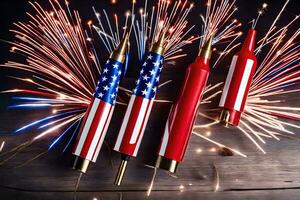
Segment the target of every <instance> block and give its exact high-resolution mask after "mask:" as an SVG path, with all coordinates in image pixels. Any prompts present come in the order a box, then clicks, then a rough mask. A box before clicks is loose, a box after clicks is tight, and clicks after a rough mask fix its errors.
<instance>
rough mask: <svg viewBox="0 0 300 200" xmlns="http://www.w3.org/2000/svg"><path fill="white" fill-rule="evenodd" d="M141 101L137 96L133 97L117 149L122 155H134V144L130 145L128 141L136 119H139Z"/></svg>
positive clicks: (141, 98)
mask: <svg viewBox="0 0 300 200" xmlns="http://www.w3.org/2000/svg"><path fill="white" fill-rule="evenodd" d="M143 100H144V98H143V97H139V96H136V97H135V100H134V103H133V107H132V110H131V113H130V117H129V119H128V122H127V126H126V129H125V133H124V137H123V140H122V143H121V146H120V149H119V151H120V152H121V153H123V154H127V155H131V156H132V155H133V153H134V150H135V147H136V143H135V144H130V139H131V137H132V134H133V131H134V127H135V125H136V123H137V119H138V117H139V113H140V110H141V107H142V103H143ZM146 113H147V110H146ZM145 116H146V114H145ZM145 116H144V119H145ZM139 131H140V132H141V130H139ZM139 136H140V133H139ZM139 136H138V137H139Z"/></svg>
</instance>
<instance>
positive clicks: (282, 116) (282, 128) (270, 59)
mask: <svg viewBox="0 0 300 200" xmlns="http://www.w3.org/2000/svg"><path fill="white" fill-rule="evenodd" d="M288 2H289V1H286V3H285V4H284V6H283V7H282V9H281V10H280V12H279V14H278V15H277V17H276V19H275V20H274V22H273V24H272V25H271V27H270V28H269V30H268V31H267V33H266V34H264V35H265V36H264V37H263V38H262V39H261V40H260V41H259V43H258V44H259V45H258V47H257V49H256V54H258V55H259V57H258V58H259V62H260V65H259V66H258V69H257V71H256V74H255V76H254V79H253V82H252V85H251V87H250V92H249V95H248V98H247V102H246V106H245V111H244V113H243V114H242V119H241V124H240V125H239V127H238V129H239V130H240V131H241V133H243V134H244V135H245V136H246V137H248V138H249V139H250V140H251V141H252V142H253V143H254V144H255V146H256V147H257V148H258V149H259V150H260V151H261V152H263V153H265V150H264V149H263V148H262V144H265V143H266V141H265V139H266V138H274V139H276V140H280V136H282V137H288V138H295V137H294V136H293V135H294V132H293V131H292V129H298V128H300V126H299V125H297V124H295V123H293V122H288V121H287V120H286V119H288V120H289V121H291V120H294V121H300V113H299V111H300V108H299V107H291V106H288V105H286V104H287V100H286V97H287V96H286V95H290V94H296V93H297V92H299V91H300V90H299V74H300V68H299V67H300V63H299V61H300V49H299V47H300V44H299V42H298V40H299V34H300V28H299V27H298V28H296V30H295V31H294V32H293V33H291V30H290V26H291V25H292V24H297V23H298V22H299V16H296V17H295V18H294V19H293V20H291V21H290V22H288V23H287V24H285V25H284V26H283V27H278V26H277V25H276V23H277V22H278V20H279V19H280V17H281V15H282V14H283V13H284V11H285V8H286V5H287V4H288ZM266 6H267V5H266V4H263V6H262V9H261V10H259V14H258V16H257V18H256V19H255V20H253V27H255V26H256V24H257V21H258V19H259V18H260V16H261V15H262V12H263V11H264V9H265V8H266ZM214 92H220V87H219V86H217V85H216V87H215V88H213V91H212V93H214ZM214 97H216V96H214ZM218 100H219V98H213V99H211V101H210V102H215V101H218ZM218 111H219V109H218V108H215V107H214V108H210V109H207V110H205V111H203V112H201V113H199V115H200V116H202V117H205V118H208V119H210V120H212V122H211V123H210V124H208V126H207V124H204V125H196V126H195V128H196V129H197V130H198V129H199V128H203V127H204V128H209V127H211V126H213V125H215V124H217V122H218V119H217V118H218V116H217V112H218ZM197 132H198V131H197ZM204 139H206V140H208V141H209V142H213V143H214V142H216V141H213V140H212V139H210V138H208V137H204ZM218 144H220V143H218ZM222 145H223V144H222ZM217 146H219V145H217Z"/></svg>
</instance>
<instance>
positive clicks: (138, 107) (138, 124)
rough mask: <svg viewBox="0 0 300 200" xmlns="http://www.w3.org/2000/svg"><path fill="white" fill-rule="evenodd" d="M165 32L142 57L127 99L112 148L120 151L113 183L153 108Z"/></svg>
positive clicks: (118, 178)
mask: <svg viewBox="0 0 300 200" xmlns="http://www.w3.org/2000/svg"><path fill="white" fill-rule="evenodd" d="M164 38H165V36H164V34H163V36H162V37H161V38H160V39H159V40H158V42H156V43H155V44H154V45H153V46H152V48H151V49H150V52H149V53H148V55H146V57H145V59H144V63H143V66H142V70H141V72H140V76H139V79H138V80H137V83H136V88H135V89H134V90H133V95H132V96H131V99H130V101H129V105H128V107H127V111H126V114H125V117H124V120H123V123H122V126H121V129H120V132H119V135H118V138H117V141H116V144H115V147H114V150H115V151H118V152H120V153H121V159H122V162H121V164H120V167H119V171H118V174H117V176H116V180H115V184H116V185H120V184H121V182H122V179H123V176H124V173H125V170H126V166H127V163H128V161H129V159H130V158H131V157H136V155H137V153H138V150H139V147H140V144H141V141H142V138H143V135H144V131H145V128H146V125H147V122H148V118H149V115H150V112H151V109H152V105H153V102H154V98H155V95H156V91H157V86H158V83H159V78H160V74H161V71H162V68H163V67H162V66H163V62H164V57H163V54H164Z"/></svg>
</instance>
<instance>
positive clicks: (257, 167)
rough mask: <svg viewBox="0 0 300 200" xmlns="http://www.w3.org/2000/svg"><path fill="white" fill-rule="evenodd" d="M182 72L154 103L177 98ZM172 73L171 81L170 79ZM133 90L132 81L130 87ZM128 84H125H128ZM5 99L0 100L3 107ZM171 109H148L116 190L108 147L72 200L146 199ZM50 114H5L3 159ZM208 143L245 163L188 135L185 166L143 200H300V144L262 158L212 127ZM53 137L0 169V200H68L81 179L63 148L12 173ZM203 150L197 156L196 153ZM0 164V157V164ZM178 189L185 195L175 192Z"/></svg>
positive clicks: (231, 133)
mask: <svg viewBox="0 0 300 200" xmlns="http://www.w3.org/2000/svg"><path fill="white" fill-rule="evenodd" d="M179 72H180V70H177V71H176V70H174V72H170V70H169V71H167V72H166V73H165V75H164V77H163V79H164V80H169V79H170V78H172V79H174V82H173V83H172V84H170V85H168V86H166V87H164V88H161V91H160V94H159V97H158V98H159V99H162V98H166V97H168V98H169V99H172V98H174V97H175V96H176V91H178V90H177V88H178V85H179V84H178V83H180V79H181V75H180V73H179ZM174 74H176V75H174ZM131 84H132V80H129V81H128V83H127V86H128V85H131ZM125 85H126V83H125ZM287 98H289V100H290V102H289V103H290V105H299V102H298V101H297V99H296V98H294V97H292V96H291V97H287ZM7 99H8V96H3V98H2V100H3V101H4V102H8V100H7ZM169 109H170V104H168V103H157V104H155V106H154V108H153V112H152V114H151V119H150V122H149V124H148V126H147V129H146V133H145V138H144V140H143V142H142V146H141V149H140V153H139V155H138V157H137V158H136V159H132V161H131V162H130V164H129V167H128V170H127V172H126V175H125V180H124V183H123V185H122V186H121V187H116V186H114V185H113V180H114V176H115V175H116V170H117V167H118V164H119V161H120V159H119V155H118V154H117V153H115V152H112V151H111V148H108V147H107V146H105V147H103V149H102V151H101V154H100V156H99V158H98V162H97V163H96V164H92V165H91V166H90V168H89V171H88V173H87V174H86V175H85V176H84V177H83V178H82V181H81V183H80V187H79V191H78V193H77V199H92V198H93V197H97V198H98V199H120V194H122V199H145V198H146V191H147V189H148V187H149V184H150V180H151V177H152V174H153V169H152V168H149V167H146V166H145V165H146V164H147V165H153V162H154V160H155V155H156V150H157V147H158V144H159V141H160V138H161V135H162V132H163V128H164V124H165V121H166V118H167V115H168V112H169ZM47 112H49V111H46V110H45V111H43V112H40V111H38V110H37V111H36V112H28V111H12V110H6V109H2V110H1V112H0V133H1V135H2V136H1V137H0V142H1V141H2V140H5V141H6V145H5V147H4V150H3V151H4V152H5V151H8V150H9V149H11V148H12V147H14V146H17V145H18V144H20V143H22V142H25V141H27V140H28V139H29V138H32V136H34V135H35V134H36V133H35V132H29V133H26V134H21V135H15V134H13V133H12V132H13V130H15V129H16V127H20V126H21V125H22V124H25V123H26V122H28V121H30V120H31V119H35V118H37V117H39V116H44V115H45V113H47ZM124 112H125V107H124V106H118V107H117V109H116V112H115V114H114V117H113V122H112V125H111V126H110V128H109V132H108V136H107V138H106V142H107V145H108V146H110V147H111V146H112V145H113V144H114V141H115V138H116V135H117V133H118V129H119V127H120V123H121V121H122V117H123V115H124ZM212 133H213V135H212V137H213V138H214V139H215V140H217V141H222V142H224V143H226V144H228V145H230V146H233V147H235V148H237V149H239V150H241V151H242V152H243V153H245V154H246V155H247V156H248V157H247V158H243V157H240V156H237V155H235V156H229V157H223V156H220V155H218V153H217V152H210V151H208V150H209V149H210V148H212V147H215V146H214V145H212V144H210V143H208V142H206V141H204V140H202V139H200V138H199V137H197V136H195V135H193V136H192V138H191V141H190V144H189V147H188V150H187V154H186V158H185V161H184V162H183V163H182V164H181V165H180V167H179V169H178V173H177V174H176V177H174V176H170V175H169V174H168V173H166V172H165V171H161V170H160V171H158V173H157V177H156V179H155V180H156V181H155V185H154V187H153V192H152V194H151V196H150V197H149V198H148V199H154V200H156V199H196V198H197V199H199V197H202V198H203V199H295V200H296V199H299V195H300V190H299V188H300V174H299V171H300V159H299V150H300V146H299V141H297V140H290V139H286V138H282V140H281V141H280V142H278V141H275V140H267V144H266V145H264V148H265V149H266V151H267V154H262V153H261V152H259V151H258V150H257V149H256V148H255V146H254V145H253V144H252V143H251V142H250V141H249V140H248V139H247V138H246V137H245V136H243V135H242V134H241V132H240V131H238V130H237V129H235V128H229V129H228V128H224V127H223V126H221V125H220V126H216V127H214V129H213V130H212ZM54 135H55V133H53V135H52V136H50V137H48V138H46V139H44V140H42V141H39V142H36V143H34V144H32V145H31V146H30V147H28V148H26V149H24V150H23V151H21V152H20V153H19V154H18V155H16V157H14V158H13V159H11V160H10V161H8V162H7V163H6V164H5V165H3V166H1V167H0V197H1V199H22V200H23V199H31V200H35V199H72V198H73V191H74V185H75V181H76V179H77V177H78V173H77V172H76V171H73V170H72V169H70V166H71V162H72V155H71V153H70V152H66V153H62V148H63V144H61V145H59V146H57V147H56V148H55V149H54V150H51V151H50V152H48V153H47V154H46V155H45V156H42V157H41V158H39V159H37V160H35V161H33V162H31V163H30V164H28V165H26V166H24V167H21V168H16V166H18V165H20V164H21V163H23V162H25V161H26V160H29V159H31V158H32V157H34V156H36V155H38V154H40V153H42V152H44V151H45V150H46V149H47V148H48V145H49V142H50V141H51V140H53V138H54ZM198 148H201V149H203V152H202V153H201V154H198V153H197V152H196V150H197V149H198ZM1 159H3V157H1ZM213 163H214V164H215V166H216V168H217V170H218V171H219V174H220V191H219V192H217V193H214V192H213V190H214V181H215V180H214V170H213ZM180 185H183V186H184V190H183V191H181V192H180V191H179V186H180Z"/></svg>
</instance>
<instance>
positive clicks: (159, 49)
mask: <svg viewBox="0 0 300 200" xmlns="http://www.w3.org/2000/svg"><path fill="white" fill-rule="evenodd" d="M165 37H166V32H164V33H163V35H162V36H161V37H160V38H159V40H158V41H157V42H156V43H154V44H153V46H152V47H151V49H150V52H153V53H157V54H160V55H163V54H164V53H165V47H164V43H165Z"/></svg>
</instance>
